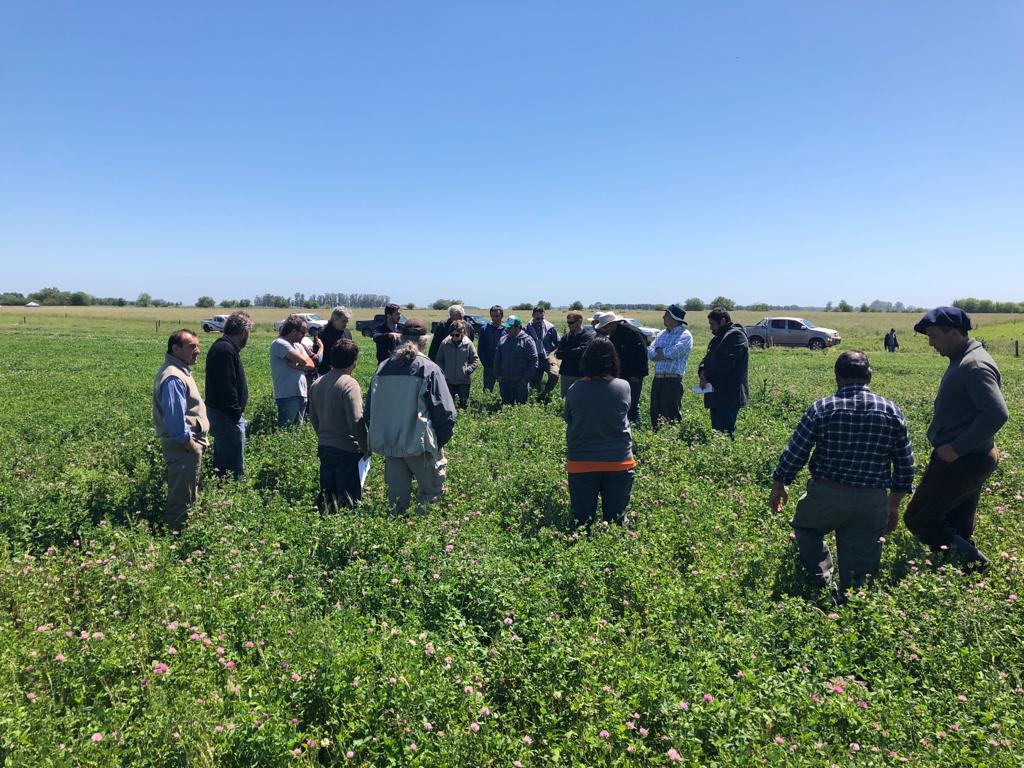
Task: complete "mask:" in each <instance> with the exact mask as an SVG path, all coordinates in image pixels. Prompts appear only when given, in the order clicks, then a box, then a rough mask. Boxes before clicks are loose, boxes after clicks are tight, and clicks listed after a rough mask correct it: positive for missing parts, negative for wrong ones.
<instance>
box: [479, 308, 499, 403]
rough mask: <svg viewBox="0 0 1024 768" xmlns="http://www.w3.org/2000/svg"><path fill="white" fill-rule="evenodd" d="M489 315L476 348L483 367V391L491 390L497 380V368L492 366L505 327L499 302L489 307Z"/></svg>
mask: <svg viewBox="0 0 1024 768" xmlns="http://www.w3.org/2000/svg"><path fill="white" fill-rule="evenodd" d="M490 315H491V322H489V323H488V324H487V325H485V326H484V327H483V330H482V331H480V339H479V341H478V342H477V348H476V351H477V353H478V354H479V355H480V363H481V364H482V365H483V368H484V391H485V392H493V391H494V384H495V383H496V382H497V381H498V373H497V370H498V369H497V368H495V367H494V355H495V354H496V353H497V351H498V344H499V343H500V342H501V340H502V339H503V338H504V337H505V329H504V327H502V319H503V318H504V317H505V310H504V309H503V308H502V306H501V305H500V304H495V305H494V306H493V307H491V310H490Z"/></svg>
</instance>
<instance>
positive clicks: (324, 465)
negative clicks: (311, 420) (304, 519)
mask: <svg viewBox="0 0 1024 768" xmlns="http://www.w3.org/2000/svg"><path fill="white" fill-rule="evenodd" d="M316 452H317V455H318V456H319V457H320V495H319V496H317V499H316V506H317V509H319V510H320V511H321V512H331V511H337V509H338V507H354V506H355V505H356V503H358V501H359V500H360V499H361V498H362V497H363V487H362V486H361V485H360V484H359V459H361V458H362V454H359V453H353V452H352V451H344V450H342V449H341V448H331V447H330V446H328V445H318V446H317V448H316Z"/></svg>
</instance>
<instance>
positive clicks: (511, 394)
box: [494, 315, 537, 405]
mask: <svg viewBox="0 0 1024 768" xmlns="http://www.w3.org/2000/svg"><path fill="white" fill-rule="evenodd" d="M504 327H505V337H504V338H503V339H502V340H501V343H500V344H498V351H497V352H496V353H495V354H494V369H495V371H496V372H497V374H498V391H500V392H501V403H502V405H523V404H524V403H526V401H527V400H529V398H530V382H531V381H533V378H534V376H535V375H536V373H537V345H536V344H534V343H533V339H531V338H530V335H529V334H528V333H526V331H524V330H523V321H522V320H521V319H520V318H519V317H518V316H517V315H509V316H508V320H506V321H505V325H504Z"/></svg>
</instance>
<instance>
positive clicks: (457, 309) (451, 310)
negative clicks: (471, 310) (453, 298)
mask: <svg viewBox="0 0 1024 768" xmlns="http://www.w3.org/2000/svg"><path fill="white" fill-rule="evenodd" d="M465 316H466V308H465V307H464V306H462V305H461V304H452V305H451V306H450V307H448V317H458V318H460V319H461V318H463V317H465Z"/></svg>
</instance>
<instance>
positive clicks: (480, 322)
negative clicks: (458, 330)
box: [466, 315, 491, 335]
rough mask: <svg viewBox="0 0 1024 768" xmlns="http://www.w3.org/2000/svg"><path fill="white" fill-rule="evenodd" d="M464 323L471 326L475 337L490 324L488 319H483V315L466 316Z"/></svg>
mask: <svg viewBox="0 0 1024 768" xmlns="http://www.w3.org/2000/svg"><path fill="white" fill-rule="evenodd" d="M466 322H467V323H469V324H470V325H472V326H473V330H474V331H476V333H477V335H479V334H480V331H482V330H483V329H484V326H485V325H487V324H488V323H489V322H491V320H490V318H487V317H484V316H483V315H466Z"/></svg>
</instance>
